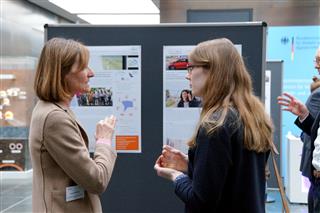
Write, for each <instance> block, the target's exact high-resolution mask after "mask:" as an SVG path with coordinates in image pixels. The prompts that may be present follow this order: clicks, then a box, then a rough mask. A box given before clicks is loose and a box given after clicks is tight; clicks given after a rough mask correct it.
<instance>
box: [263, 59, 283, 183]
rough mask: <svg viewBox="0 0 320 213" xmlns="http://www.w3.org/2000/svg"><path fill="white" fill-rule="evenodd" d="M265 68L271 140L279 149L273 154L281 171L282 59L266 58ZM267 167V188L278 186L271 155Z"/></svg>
mask: <svg viewBox="0 0 320 213" xmlns="http://www.w3.org/2000/svg"><path fill="white" fill-rule="evenodd" d="M266 70H270V71H271V101H270V104H271V106H270V110H271V118H272V121H273V125H274V133H273V141H274V144H275V146H276V147H277V149H278V151H279V153H280V154H279V155H277V156H275V159H276V162H277V165H278V168H279V171H280V172H281V168H280V167H281V153H282V150H281V143H282V112H281V107H280V106H279V105H278V101H277V97H278V96H280V95H281V94H282V87H283V61H282V60H268V61H267V68H266ZM268 164H269V169H270V172H271V176H270V179H269V180H268V188H279V186H278V183H277V179H276V175H275V173H274V169H273V165H272V159H271V156H270V157H269V160H268Z"/></svg>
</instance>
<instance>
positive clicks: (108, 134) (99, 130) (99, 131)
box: [95, 115, 116, 140]
mask: <svg viewBox="0 0 320 213" xmlns="http://www.w3.org/2000/svg"><path fill="white" fill-rule="evenodd" d="M115 125H116V117H115V116H113V115H111V116H110V117H106V118H105V119H104V120H101V121H99V122H98V123H97V126H96V134H95V136H96V140H98V139H104V140H112V136H113V133H114V128H115Z"/></svg>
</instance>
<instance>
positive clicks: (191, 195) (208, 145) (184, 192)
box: [175, 126, 232, 209]
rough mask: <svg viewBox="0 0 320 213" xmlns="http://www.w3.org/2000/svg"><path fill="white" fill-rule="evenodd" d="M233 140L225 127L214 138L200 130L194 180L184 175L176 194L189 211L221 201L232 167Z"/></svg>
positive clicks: (213, 135)
mask: <svg viewBox="0 0 320 213" xmlns="http://www.w3.org/2000/svg"><path fill="white" fill-rule="evenodd" d="M230 137H231V132H229V131H228V129H227V128H226V127H224V126H222V127H219V128H218V129H217V130H216V131H215V133H213V134H212V135H210V136H208V135H207V133H206V130H205V129H204V128H200V130H199V135H198V137H197V148H196V153H195V158H194V171H193V177H192V179H191V178H190V177H188V176H182V177H181V176H180V178H179V179H178V180H176V181H175V193H176V194H177V196H178V197H179V198H180V199H181V200H183V201H184V202H185V204H186V205H187V206H188V207H189V208H191V209H201V208H202V207H204V206H207V205H215V204H217V203H218V202H219V200H220V196H221V194H222V192H223V188H224V185H225V181H226V178H227V174H228V172H229V168H230V166H231V164H232V156H231V144H230Z"/></svg>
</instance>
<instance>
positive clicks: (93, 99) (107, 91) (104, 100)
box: [77, 87, 113, 106]
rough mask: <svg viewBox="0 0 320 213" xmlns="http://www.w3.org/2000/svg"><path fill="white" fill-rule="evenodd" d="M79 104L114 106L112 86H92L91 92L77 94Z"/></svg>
mask: <svg viewBox="0 0 320 213" xmlns="http://www.w3.org/2000/svg"><path fill="white" fill-rule="evenodd" d="M77 101H78V106H113V101H112V90H111V88H101V87H100V88H99V87H95V88H91V89H90V92H87V93H83V94H77Z"/></svg>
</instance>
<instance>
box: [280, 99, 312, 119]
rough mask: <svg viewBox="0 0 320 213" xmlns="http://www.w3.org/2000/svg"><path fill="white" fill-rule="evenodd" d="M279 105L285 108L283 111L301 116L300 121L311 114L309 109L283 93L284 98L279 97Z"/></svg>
mask: <svg viewBox="0 0 320 213" xmlns="http://www.w3.org/2000/svg"><path fill="white" fill-rule="evenodd" d="M278 104H279V105H281V106H284V108H282V110H284V111H289V112H291V113H292V114H294V115H296V116H299V118H300V119H304V118H305V117H307V116H308V114H309V111H308V109H307V107H306V106H305V105H304V104H303V103H301V102H300V101H299V100H298V99H296V98H295V97H294V96H292V95H290V94H288V93H283V95H282V96H279V97H278Z"/></svg>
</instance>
